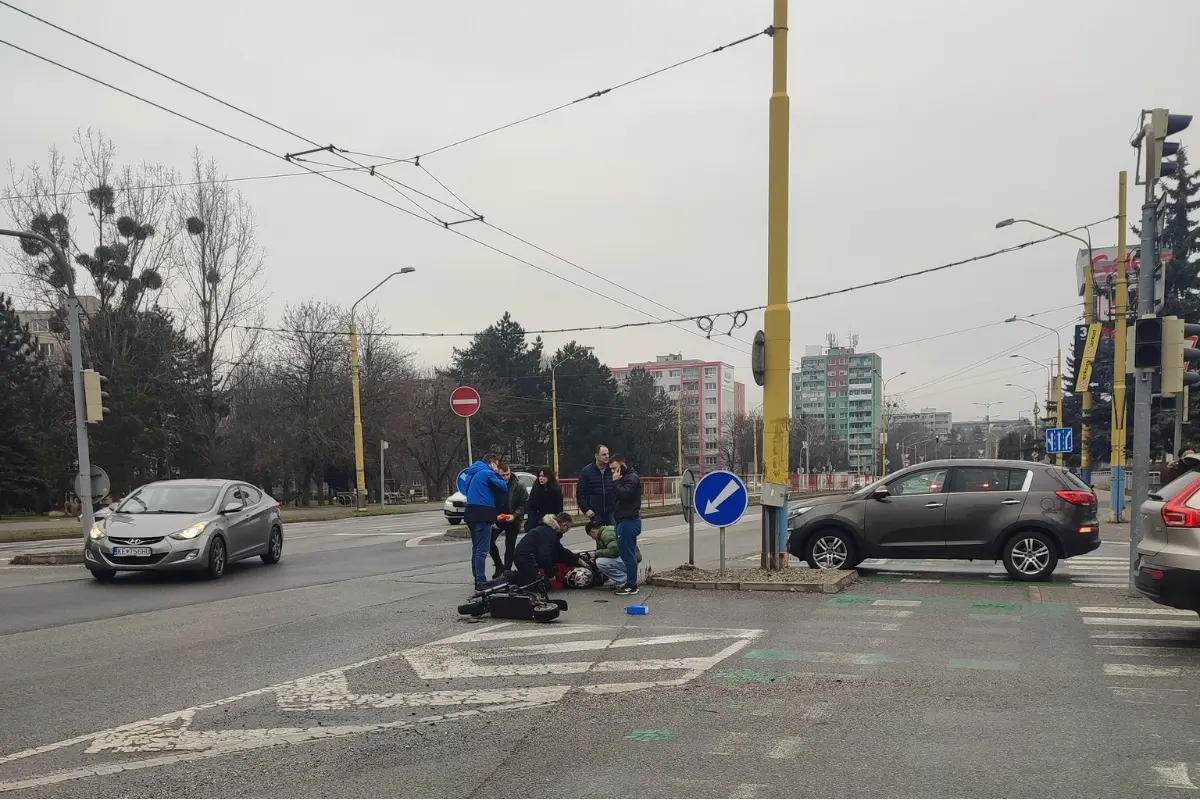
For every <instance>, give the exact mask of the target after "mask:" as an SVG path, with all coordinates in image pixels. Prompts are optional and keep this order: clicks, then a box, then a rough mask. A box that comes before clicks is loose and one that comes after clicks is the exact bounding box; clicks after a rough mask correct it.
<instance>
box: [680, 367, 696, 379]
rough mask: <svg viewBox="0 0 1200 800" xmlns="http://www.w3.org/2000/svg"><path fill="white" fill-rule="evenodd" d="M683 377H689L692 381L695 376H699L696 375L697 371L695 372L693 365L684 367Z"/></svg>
mask: <svg viewBox="0 0 1200 800" xmlns="http://www.w3.org/2000/svg"><path fill="white" fill-rule="evenodd" d="M683 377H685V378H687V379H689V380H693V381H694V380H696V378H697V377H699V376H698V375H697V373H696V368H695V367H688V368H686V369H685V370H684V371H683Z"/></svg>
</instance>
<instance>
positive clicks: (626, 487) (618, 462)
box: [612, 456, 642, 595]
mask: <svg viewBox="0 0 1200 800" xmlns="http://www.w3.org/2000/svg"><path fill="white" fill-rule="evenodd" d="M612 478H613V496H614V505H613V517H614V519H615V520H616V523H617V550H618V552H619V553H620V555H621V561H623V562H624V563H625V585H624V586H623V587H622V588H620V589H618V590H617V594H619V595H631V594H637V593H638V559H637V554H638V546H637V540H638V536H640V535H641V533H642V481H641V479H640V478H638V475H637V473H636V472H634V471H633V470H632V469H630V468H629V466H628V465H627V464H626V463H625V459H624V458H623V457H621V456H615V457H614V458H613V459H612Z"/></svg>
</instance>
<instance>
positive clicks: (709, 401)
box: [704, 397, 717, 406]
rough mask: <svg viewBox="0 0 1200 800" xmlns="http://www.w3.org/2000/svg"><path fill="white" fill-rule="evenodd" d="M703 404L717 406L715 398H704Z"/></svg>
mask: <svg viewBox="0 0 1200 800" xmlns="http://www.w3.org/2000/svg"><path fill="white" fill-rule="evenodd" d="M704 404H705V405H706V406H715V405H716V404H717V398H715V397H706V398H704Z"/></svg>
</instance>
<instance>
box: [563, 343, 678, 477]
mask: <svg viewBox="0 0 1200 800" xmlns="http://www.w3.org/2000/svg"><path fill="white" fill-rule="evenodd" d="M581 349H582V350H583V351H584V352H586V353H590V352H592V351H593V350H595V349H596V348H594V347H591V346H587V347H583V348H581ZM578 355H579V353H571V354H570V355H568V356H565V357H563V358H560V359H559V360H558V361H556V362H554V363H552V364H551V365H550V428H551V436H552V438H553V439H554V474H555V475H558V378H557V377H556V375H555V370H557V369H558V368H559V367H561V366H562V365H563V364H565V363H567V362H568V361H570V360H571V359H572V358H575V357H576V356H578ZM679 394H680V402H683V392H682V391H681V392H680V393H679Z"/></svg>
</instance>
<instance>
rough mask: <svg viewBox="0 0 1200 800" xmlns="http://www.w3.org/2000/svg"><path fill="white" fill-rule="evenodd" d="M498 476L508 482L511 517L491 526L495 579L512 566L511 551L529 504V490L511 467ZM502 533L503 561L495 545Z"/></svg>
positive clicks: (514, 548) (513, 548) (515, 543)
mask: <svg viewBox="0 0 1200 800" xmlns="http://www.w3.org/2000/svg"><path fill="white" fill-rule="evenodd" d="M500 477H501V478H503V479H504V480H505V482H506V483H508V513H509V514H510V515H511V519H509V520H508V521H507V522H497V523H496V525H495V527H493V528H492V551H491V556H492V564H493V565H494V566H495V567H496V571H495V573H493V574H492V578H493V579H496V578H499V577H500V576H501V575H503V574H504V573H505V572H507V571H508V570H510V569H512V568H513V551H514V550H516V548H517V536H518V535H519V534H520V532H521V526H523V525H524V524H525V511H526V510H527V508H528V506H529V492H528V490H526V489H525V484H523V483H521V481H520V480H519V479H518V478H517V476H516V474H515V473H514V472H513V471H512V469H511V468H506V469H505V470H504V471H502V472H501V473H500ZM500 534H504V561H501V560H500V548H499V547H497V546H496V544H497V542H498V541H499V539H500Z"/></svg>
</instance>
